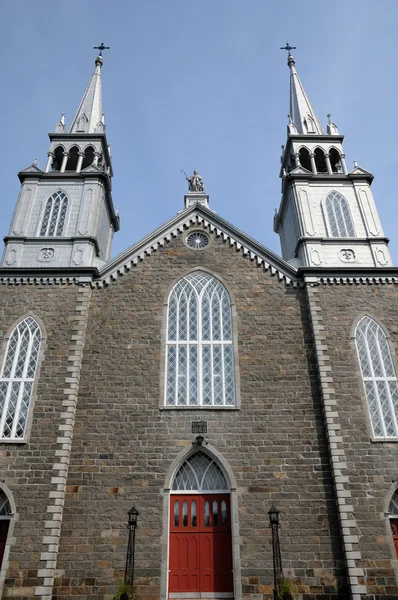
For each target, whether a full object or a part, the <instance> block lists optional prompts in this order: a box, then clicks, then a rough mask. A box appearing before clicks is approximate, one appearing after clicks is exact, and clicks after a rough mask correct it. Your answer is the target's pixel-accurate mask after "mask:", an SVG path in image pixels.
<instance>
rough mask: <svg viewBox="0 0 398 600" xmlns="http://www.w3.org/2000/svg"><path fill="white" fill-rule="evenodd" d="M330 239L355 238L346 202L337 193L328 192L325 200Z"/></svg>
mask: <svg viewBox="0 0 398 600" xmlns="http://www.w3.org/2000/svg"><path fill="white" fill-rule="evenodd" d="M326 212H327V216H328V221H329V226H330V233H331V237H355V230H354V225H353V222H352V218H351V214H350V209H349V206H348V202H347V200H346V199H345V198H344V196H342V195H341V194H340V193H339V192H330V194H328V196H327V198H326Z"/></svg>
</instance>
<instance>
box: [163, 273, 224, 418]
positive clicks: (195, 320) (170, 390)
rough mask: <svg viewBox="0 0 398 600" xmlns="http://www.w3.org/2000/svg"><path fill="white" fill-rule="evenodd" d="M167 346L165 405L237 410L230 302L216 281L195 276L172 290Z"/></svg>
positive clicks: (200, 275) (182, 281) (189, 277)
mask: <svg viewBox="0 0 398 600" xmlns="http://www.w3.org/2000/svg"><path fill="white" fill-rule="evenodd" d="M166 345H167V348H166V384H165V388H166V394H165V403H166V405H168V406H173V405H174V406H197V405H201V406H234V405H235V377H234V351H233V343H232V313H231V299H230V297H229V294H228V292H227V290H226V289H225V287H224V286H223V285H222V283H220V281H218V280H217V279H216V278H215V277H212V276H211V275H209V274H208V273H204V272H203V271H195V272H194V273H190V274H189V275H187V276H186V277H183V279H181V280H180V281H179V282H178V283H177V284H176V285H175V286H174V288H173V290H172V291H171V293H170V296H169V303H168V311H167V342H166Z"/></svg>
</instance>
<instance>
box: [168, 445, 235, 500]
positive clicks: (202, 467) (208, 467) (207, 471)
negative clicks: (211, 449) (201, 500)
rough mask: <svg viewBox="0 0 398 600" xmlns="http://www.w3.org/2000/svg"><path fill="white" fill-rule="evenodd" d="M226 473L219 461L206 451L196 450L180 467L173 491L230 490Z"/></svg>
mask: <svg viewBox="0 0 398 600" xmlns="http://www.w3.org/2000/svg"><path fill="white" fill-rule="evenodd" d="M228 489H229V486H228V483H227V480H226V479H225V476H224V473H223V472H222V470H221V469H220V467H219V466H218V465H217V463H216V462H215V461H214V460H213V459H211V458H210V456H208V455H207V454H205V453H204V452H201V451H199V452H195V454H192V455H191V456H190V457H189V458H188V459H187V460H186V461H185V462H184V463H183V464H182V465H181V467H180V468H179V469H178V471H177V473H176V476H175V477H174V481H173V491H177V490H178V491H187V490H189V491H195V492H205V491H206V492H208V491H215V490H228Z"/></svg>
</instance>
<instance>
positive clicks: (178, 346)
mask: <svg viewBox="0 0 398 600" xmlns="http://www.w3.org/2000/svg"><path fill="white" fill-rule="evenodd" d="M179 342H180V295H178V296H177V302H176V372H175V379H176V389H175V399H174V404H175V405H176V406H178V384H179V379H178V373H179V362H180V361H179V358H180V344H179Z"/></svg>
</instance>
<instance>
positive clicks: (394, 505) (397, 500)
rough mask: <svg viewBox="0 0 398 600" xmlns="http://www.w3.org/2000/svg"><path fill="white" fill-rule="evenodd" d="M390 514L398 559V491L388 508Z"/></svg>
mask: <svg viewBox="0 0 398 600" xmlns="http://www.w3.org/2000/svg"><path fill="white" fill-rule="evenodd" d="M388 512H389V513H390V527H391V532H392V537H393V540H394V546H395V553H396V556H397V558H398V491H395V492H394V494H393V496H392V498H391V500H390V504H389V507H388Z"/></svg>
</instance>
